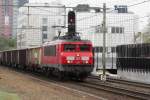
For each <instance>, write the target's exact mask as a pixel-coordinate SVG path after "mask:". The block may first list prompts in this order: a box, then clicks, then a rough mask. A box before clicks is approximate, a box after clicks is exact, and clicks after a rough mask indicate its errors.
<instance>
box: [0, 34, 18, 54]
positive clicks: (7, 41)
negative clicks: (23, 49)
mask: <svg viewBox="0 0 150 100" xmlns="http://www.w3.org/2000/svg"><path fill="white" fill-rule="evenodd" d="M15 48H16V38H14V39H12V38H5V37H2V36H0V51H3V50H10V49H15Z"/></svg>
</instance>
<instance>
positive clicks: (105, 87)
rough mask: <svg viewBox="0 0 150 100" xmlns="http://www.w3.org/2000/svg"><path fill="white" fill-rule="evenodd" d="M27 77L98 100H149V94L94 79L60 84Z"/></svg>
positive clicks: (38, 76)
mask: <svg viewBox="0 0 150 100" xmlns="http://www.w3.org/2000/svg"><path fill="white" fill-rule="evenodd" d="M14 71H18V70H14ZM18 72H21V73H22V74H25V75H27V74H26V72H25V71H18ZM27 76H28V77H29V78H31V79H33V80H35V81H37V82H38V83H40V84H41V85H44V86H46V87H49V86H50V84H53V85H55V86H60V87H63V88H65V89H69V90H73V91H76V92H79V93H84V94H87V95H89V96H93V97H95V98H97V99H99V100H120V99H119V98H120V97H122V98H123V99H121V100H137V99H139V100H149V98H150V94H147V93H143V92H139V91H133V90H128V89H126V88H121V87H114V86H111V85H110V84H107V83H105V82H101V81H99V80H98V79H95V78H92V79H91V80H88V79H87V81H85V82H75V81H66V82H60V81H57V80H56V79H53V78H52V79H51V78H50V79H49V78H47V77H44V76H43V75H42V76H41V75H38V74H32V73H30V72H29V74H28V75H27ZM94 80H95V81H94ZM96 80H97V81H96ZM124 97H126V98H124ZM110 98H111V99H110ZM131 98H132V99H131Z"/></svg>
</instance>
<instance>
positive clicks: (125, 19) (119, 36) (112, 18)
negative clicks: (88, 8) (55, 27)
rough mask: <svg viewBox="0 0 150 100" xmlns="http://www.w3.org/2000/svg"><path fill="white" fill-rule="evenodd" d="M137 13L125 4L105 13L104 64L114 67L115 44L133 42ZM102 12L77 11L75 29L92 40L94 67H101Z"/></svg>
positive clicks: (136, 27) (83, 36)
mask: <svg viewBox="0 0 150 100" xmlns="http://www.w3.org/2000/svg"><path fill="white" fill-rule="evenodd" d="M137 19H138V18H137V15H135V14H134V13H133V12H130V11H128V9H127V7H126V6H118V8H116V6H115V8H114V9H111V10H110V11H107V13H106V31H107V32H106V58H107V59H106V66H107V68H108V69H116V65H115V63H116V59H115V57H116V53H115V51H116V46H117V45H122V44H130V43H134V33H137V32H138V21H137ZM102 23H103V13H101V12H77V31H78V32H79V33H81V37H82V38H83V39H88V40H91V41H92V42H93V46H94V49H95V52H96V53H95V57H96V59H95V61H96V62H95V67H97V68H100V69H102V51H103V28H102V27H103V26H102Z"/></svg>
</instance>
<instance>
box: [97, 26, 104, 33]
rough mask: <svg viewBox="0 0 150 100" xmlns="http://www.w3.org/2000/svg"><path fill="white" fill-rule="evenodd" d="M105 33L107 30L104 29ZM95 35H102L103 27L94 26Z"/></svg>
mask: <svg viewBox="0 0 150 100" xmlns="http://www.w3.org/2000/svg"><path fill="white" fill-rule="evenodd" d="M106 32H107V29H106ZM95 33H103V27H102V26H99V25H98V26H96V27H95Z"/></svg>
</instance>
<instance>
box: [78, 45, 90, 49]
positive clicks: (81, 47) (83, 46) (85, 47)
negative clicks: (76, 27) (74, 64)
mask: <svg viewBox="0 0 150 100" xmlns="http://www.w3.org/2000/svg"><path fill="white" fill-rule="evenodd" d="M80 51H90V45H85V44H84V45H80Z"/></svg>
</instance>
